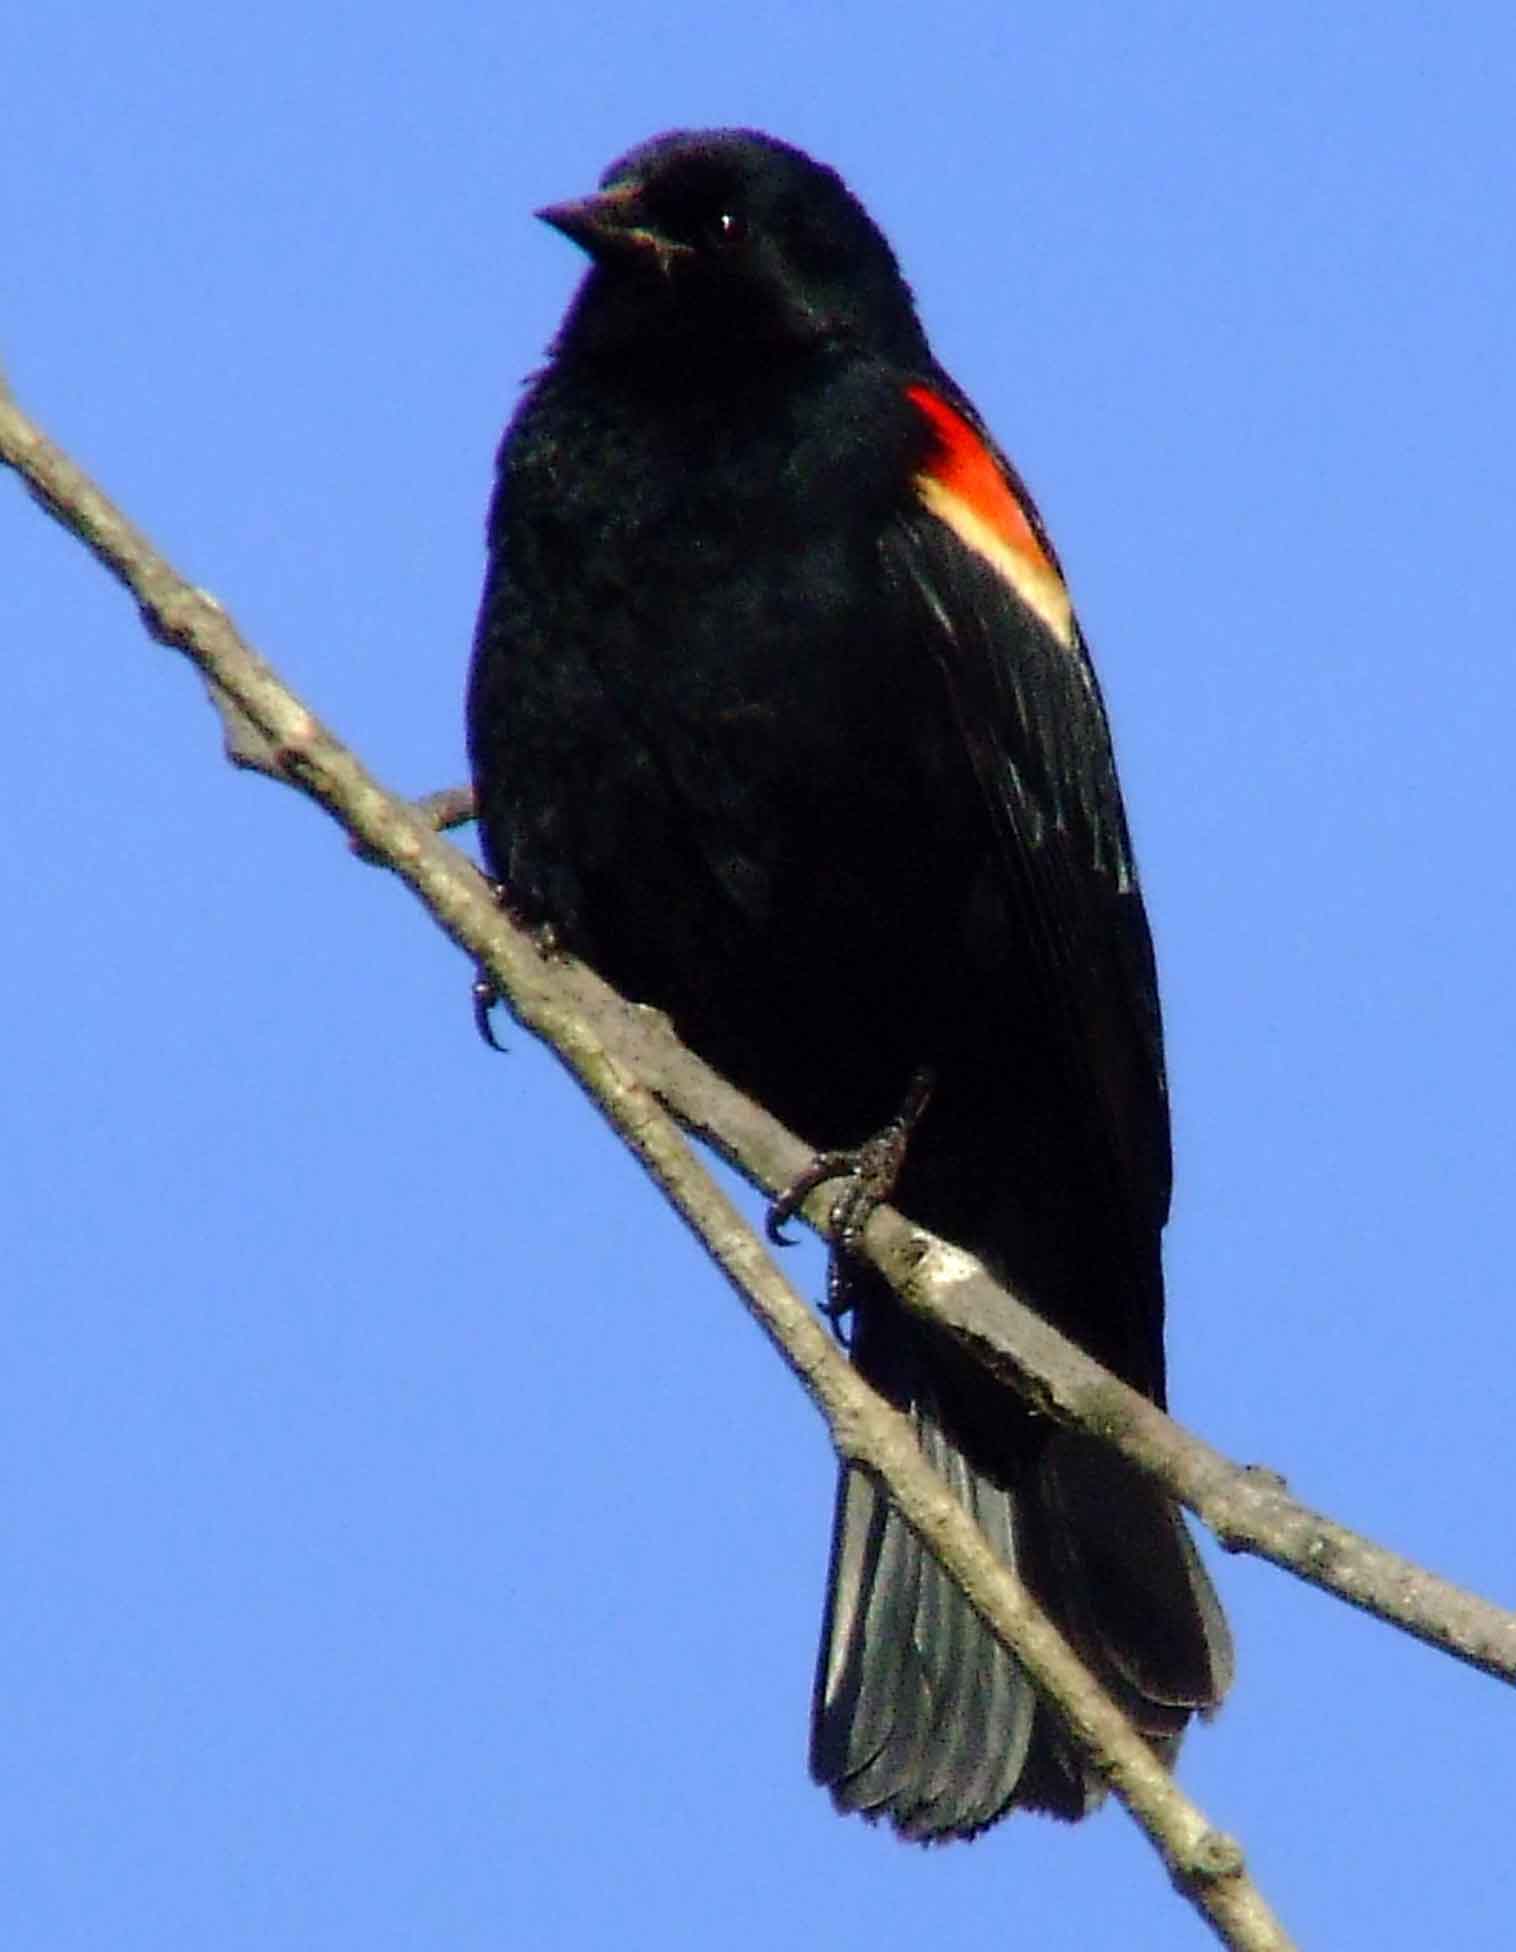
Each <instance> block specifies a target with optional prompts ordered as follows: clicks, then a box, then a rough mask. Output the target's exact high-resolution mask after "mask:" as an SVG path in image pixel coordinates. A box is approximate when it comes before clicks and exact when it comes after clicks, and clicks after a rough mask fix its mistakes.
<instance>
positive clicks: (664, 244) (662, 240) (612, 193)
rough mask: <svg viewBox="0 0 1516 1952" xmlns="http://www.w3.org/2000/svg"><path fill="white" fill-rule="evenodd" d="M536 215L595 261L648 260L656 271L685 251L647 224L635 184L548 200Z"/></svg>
mask: <svg viewBox="0 0 1516 1952" xmlns="http://www.w3.org/2000/svg"><path fill="white" fill-rule="evenodd" d="M537 215H538V216H539V217H540V218H541V219H542V221H543V223H545V224H551V225H552V227H553V229H554V230H558V231H562V233H563V235H564V236H565V237H567V238H570V239H571V240H572V241H573V242H574V243H575V244H577V245H578V246H579V248H580V249H581V250H582V251H587V252H588V253H589V255H590V256H591V257H592V258H594V259H595V261H596V262H597V263H604V262H607V261H609V260H612V259H620V260H621V261H623V262H644V263H645V262H648V261H649V260H651V261H652V262H654V263H656V265H657V267H658V269H659V270H660V271H667V270H668V268H669V263H670V260H671V259H673V258H676V257H684V256H687V255H688V254H689V248H690V247H689V246H688V245H687V244H676V243H675V242H674V240H673V239H672V238H669V237H663V236H661V235H660V234H659V233H658V232H657V231H656V230H654V229H653V228H652V227H651V226H650V225H649V224H648V223H647V221H646V218H645V214H644V211H643V208H642V196H641V190H640V187H639V186H638V185H637V184H635V183H620V184H617V185H616V186H615V187H614V188H613V189H609V190H598V191H596V193H595V195H594V196H591V197H575V198H573V199H572V200H571V201H569V202H568V203H550V204H548V205H546V206H545V208H543V209H541V210H539V211H538V212H537Z"/></svg>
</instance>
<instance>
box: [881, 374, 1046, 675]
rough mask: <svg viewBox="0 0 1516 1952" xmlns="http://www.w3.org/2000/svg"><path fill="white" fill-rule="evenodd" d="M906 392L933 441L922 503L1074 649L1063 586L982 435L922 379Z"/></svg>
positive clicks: (919, 481) (920, 485)
mask: <svg viewBox="0 0 1516 1952" xmlns="http://www.w3.org/2000/svg"><path fill="white" fill-rule="evenodd" d="M906 393H907V395H908V397H909V398H910V400H911V401H912V402H913V404H914V405H915V406H916V407H917V408H919V409H920V411H921V413H922V414H923V415H925V417H926V419H927V420H928V422H929V423H930V425H931V428H932V433H933V435H934V437H935V438H934V441H933V446H932V451H931V454H930V455H929V457H928V459H927V463H926V466H925V467H924V468H923V469H922V471H921V473H920V474H919V475H917V477H916V486H917V489H918V491H919V493H920V495H921V499H922V501H923V503H924V504H925V506H926V507H927V508H928V509H929V510H930V511H931V513H932V514H933V515H935V516H937V518H938V519H939V520H940V521H942V522H945V523H946V524H947V526H948V527H949V528H950V529H951V530H952V531H953V533H954V534H955V535H956V536H957V537H958V539H959V541H960V542H962V543H963V544H964V545H965V546H966V547H968V548H970V549H972V550H973V551H974V552H975V554H976V555H978V556H980V557H982V558H983V560H984V561H985V562H987V563H988V564H989V566H990V567H991V568H992V569H993V570H994V571H995V572H996V573H997V574H998V575H999V576H1001V577H1003V578H1004V579H1005V581H1006V582H1008V583H1009V584H1010V586H1011V588H1012V589H1013V590H1014V591H1015V593H1016V595H1017V596H1018V597H1019V598H1020V599H1021V601H1022V602H1023V603H1024V604H1025V605H1026V606H1027V608H1028V609H1029V610H1031V611H1032V612H1033V613H1034V614H1035V615H1036V616H1037V617H1039V618H1040V619H1041V620H1042V622H1043V623H1045V624H1046V625H1047V627H1048V629H1049V630H1051V631H1052V633H1053V635H1054V636H1055V637H1056V638H1057V639H1058V641H1059V642H1060V643H1061V644H1066V645H1068V646H1070V647H1071V648H1072V646H1073V643H1074V612H1073V606H1072V605H1071V604H1070V602H1069V594H1068V591H1067V590H1066V589H1065V588H1064V583H1063V578H1062V577H1061V576H1060V575H1059V573H1058V570H1057V567H1056V565H1055V564H1054V562H1053V559H1052V557H1051V555H1050V554H1049V553H1048V550H1047V548H1046V547H1045V546H1044V544H1043V541H1042V538H1041V536H1040V535H1039V533H1038V530H1037V525H1036V523H1035V521H1034V520H1033V518H1032V516H1031V514H1030V513H1029V512H1028V508H1027V505H1026V504H1025V503H1024V502H1023V500H1022V498H1021V496H1020V494H1019V493H1018V492H1017V490H1016V488H1015V487H1014V486H1013V485H1012V483H1011V482H1010V481H1009V480H1007V478H1006V475H1005V471H1004V469H1003V468H1002V467H1001V466H1000V463H999V462H998V461H997V460H996V459H995V456H994V455H993V454H992V453H991V451H990V449H989V448H988V447H987V446H986V445H985V442H984V440H983V437H982V436H981V435H980V434H979V432H978V430H977V429H976V428H975V427H974V426H973V424H972V423H971V422H970V421H969V420H967V419H966V418H965V417H964V415H962V414H961V413H960V412H959V411H958V409H957V408H956V407H953V406H949V404H948V402H947V401H946V400H944V399H943V398H942V396H941V394H939V393H934V392H933V391H932V389H931V388H930V387H928V386H921V385H916V386H908V387H907V388H906Z"/></svg>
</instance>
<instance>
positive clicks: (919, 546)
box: [884, 375, 1170, 1240]
mask: <svg viewBox="0 0 1516 1952" xmlns="http://www.w3.org/2000/svg"><path fill="white" fill-rule="evenodd" d="M908 392H909V395H910V398H911V401H912V403H913V405H914V406H915V407H916V409H917V411H918V412H919V414H920V415H921V418H922V422H923V427H924V443H923V449H922V458H921V460H920V463H919V465H918V467H917V470H916V473H915V475H914V478H913V481H912V485H911V493H910V495H909V497H908V498H907V501H906V503H905V505H904V507H903V509H902V511H901V513H900V516H899V518H898V519H897V521H896V522H895V523H894V524H893V525H892V526H891V528H890V529H889V531H888V533H887V535H886V538H885V541H884V551H885V563H886V569H887V573H888V574H889V575H890V576H891V578H892V580H893V581H895V582H896V584H897V585H898V586H899V588H900V590H901V595H902V600H903V601H906V602H915V603H917V604H919V605H921V606H923V608H924V611H925V613H926V615H925V620H924V629H925V631H926V633H927V636H928V638H929V641H930V642H931V644H932V646H933V649H934V653H935V655H936V657H937V659H938V661H939V662H940V665H941V668H942V670H943V673H944V675H945V678H946V680H947V684H948V688H949V691H950V693H951V696H952V699H953V703H954V707H955V710H956V713H957V717H958V720H959V724H960V726H961V729H962V735H963V738H964V741H965V743H966V745H967V747H968V750H969V752H970V754H971V755H972V760H973V765H974V770H975V773H976V775H977V777H978V780H979V784H980V786H981V788H982V789H983V791H984V794H985V796H986V798H987V800H988V802H989V805H990V808H991V812H992V816H993V819H994V822H995V825H996V827H997V829H998V832H999V835H1000V838H1001V844H1002V851H1003V859H1004V867H1005V876H1006V885H1007V889H1008V891H1009V899H1010V901H1011V904H1012V908H1013V911H1014V913H1015V916H1016V919H1017V923H1018V925H1019V929H1020V930H1023V931H1024V940H1025V943H1026V952H1027V955H1028V957H1029V959H1030V961H1031V962H1032V963H1033V965H1034V966H1035V971H1036V976H1037V979H1038V984H1037V986H1038V988H1039V989H1040V991H1041V992H1042V995H1043V998H1044V1001H1045V1008H1046V1015H1047V1021H1048V1024H1049V1028H1050V1031H1051V1033H1052V1034H1054V1035H1057V1036H1060V1038H1061V1041H1063V1043H1064V1044H1065V1052H1064V1062H1065V1063H1066V1065H1067V1067H1068V1070H1069V1074H1070V1085H1071V1090H1075V1091H1079V1092H1081V1093H1082V1095H1083V1097H1084V1098H1085V1100H1086V1102H1087V1103H1088V1105H1089V1107H1090V1118H1091V1126H1092V1139H1093V1140H1094V1142H1095V1143H1097V1144H1098V1143H1104V1144H1106V1145H1108V1146H1109V1147H1110V1150H1111V1153H1112V1155H1113V1160H1114V1164H1115V1167H1116V1177H1117V1180H1118V1181H1119V1183H1120V1185H1121V1187H1122V1189H1123V1192H1124V1196H1125V1199H1126V1201H1127V1202H1128V1208H1129V1213H1130V1216H1131V1222H1132V1224H1133V1225H1134V1227H1135V1228H1136V1230H1137V1232H1138V1234H1139V1235H1142V1234H1146V1235H1147V1236H1148V1238H1149V1239H1150V1240H1151V1239H1152V1238H1153V1237H1155V1236H1156V1232H1157V1230H1158V1229H1159V1228H1161V1226H1162V1224H1163V1221H1164V1219H1165V1218H1166V1216H1167V1211H1168V1200H1169V1188H1170V1153H1169V1124H1168V1101H1167V1092H1166V1087H1165V1080H1164V1065H1163V1039H1162V1029H1161V1023H1160V1017H1159V1009H1158V990H1157V980H1156V975H1155V970H1154V962H1153V949H1152V942H1151V938H1150V936H1149V933H1148V925H1147V917H1146V914H1145V912H1144V909H1143V905H1142V896H1141V893H1140V890H1139V888H1138V885H1137V878H1136V871H1135V867H1134V864H1133V859H1132V849H1131V842H1130V838H1129V835H1128V831H1127V824H1126V817H1125V813H1124V811H1123V808H1122V804H1121V793H1120V788H1119V785H1118V783H1117V778H1116V768H1115V761H1114V758H1113V756H1112V752H1111V742H1110V733H1109V729H1108V726H1107V722H1106V716H1105V708H1104V705H1103V703H1102V701H1101V697H1100V690H1099V686H1098V685H1097V683H1096V680H1095V674H1094V671H1093V669H1092V667H1091V664H1090V660H1089V656H1088V654H1087V652H1086V650H1085V646H1084V641H1083V638H1082V637H1081V635H1080V632H1079V626H1078V622H1077V620H1076V619H1075V616H1074V613H1073V608H1072V606H1071V604H1070V602H1069V597H1068V593H1067V590H1066V588H1065V585H1064V581H1063V576H1062V572H1061V570H1060V568H1059V565H1058V560H1057V557H1056V555H1055V554H1054V552H1053V549H1052V546H1051V544H1050V543H1049V541H1048V539H1047V535H1046V532H1045V531H1044V529H1043V526H1042V522H1041V520H1040V518H1039V516H1038V514H1037V511H1036V508H1035V506H1034V505H1033V503H1032V500H1031V498H1030V496H1029V495H1028V494H1027V491H1026V489H1025V488H1024V487H1023V485H1022V483H1021V481H1020V479H1019V478H1018V476H1017V475H1016V472H1015V470H1014V469H1013V468H1012V467H1011V465H1010V463H1009V462H1008V461H1007V460H1006V459H1005V458H1004V456H1003V455H1001V454H1000V453H999V451H998V450H997V449H996V447H995V446H994V444H993V443H992V442H991V440H990V439H989V436H988V435H987V434H986V433H985V431H984V429H983V427H982V426H981V424H980V423H979V421H978V419H977V416H976V415H975V414H974V411H973V409H972V407H970V406H969V404H968V402H967V401H966V400H964V399H963V397H962V396H961V395H960V394H959V393H958V392H957V391H956V389H955V388H953V387H952V386H951V384H950V383H949V382H947V381H946V380H945V379H944V378H942V377H941V376H940V375H939V376H935V377H934V378H933V379H931V380H930V381H922V382H920V383H917V384H913V385H912V386H911V387H910V388H909V389H908Z"/></svg>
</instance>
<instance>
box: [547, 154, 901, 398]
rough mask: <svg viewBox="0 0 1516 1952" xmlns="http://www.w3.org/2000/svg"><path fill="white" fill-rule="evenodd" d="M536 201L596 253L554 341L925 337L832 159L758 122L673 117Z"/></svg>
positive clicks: (572, 349) (696, 350) (662, 344)
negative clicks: (690, 123)
mask: <svg viewBox="0 0 1516 1952" xmlns="http://www.w3.org/2000/svg"><path fill="white" fill-rule="evenodd" d="M537 214H538V216H539V217H541V218H542V220H543V221H544V222H545V223H548V224H551V225H552V226H553V227H554V229H556V230H559V231H562V232H563V234H564V235H565V236H566V237H569V238H572V239H573V241H574V242H575V243H576V244H578V245H579V246H580V247H581V248H582V249H583V250H584V251H586V252H587V253H588V254H589V257H590V259H591V261H592V269H591V271H590V275H589V277H588V278H587V279H586V280H585V282H584V285H583V287H582V288H581V290H580V293H579V296H578V298H577V299H576V300H575V302H574V305H573V307H572V309H571V311H570V313H569V316H568V318H567V319H566V320H565V322H564V327H563V330H562V332H561V334H560V336H559V339H558V343H557V350H558V351H559V352H560V353H567V354H573V353H576V352H588V353H591V354H593V353H595V352H601V351H611V350H615V351H616V352H617V353H618V354H619V355H621V356H625V355H626V354H627V353H628V352H629V351H635V350H636V349H638V348H640V349H642V350H643V351H645V352H646V353H648V354H650V355H654V356H664V357H666V356H668V355H669V354H677V353H680V352H682V353H684V354H686V355H688V356H692V357H701V356H715V357H721V356H723V355H724V354H725V355H739V356H740V353H741V350H742V349H743V348H749V349H751V348H754V347H763V348H766V349H767V350H768V351H769V353H771V354H773V353H778V352H780V351H781V350H783V349H786V348H788V349H791V350H801V349H805V348H809V347H814V346H817V345H821V344H826V343H834V342H837V341H846V342H851V343H853V344H856V345H858V346H860V347H862V348H864V349H866V350H868V351H871V352H875V353H878V354H880V355H881V356H884V357H893V358H900V359H906V360H915V359H918V358H920V357H921V356H922V354H923V352H924V341H923V340H922V336H921V328H920V326H919V324H918V323H917V320H916V312H915V307H914V305H913V304H912V301H911V294H910V290H909V288H908V287H907V285H906V283H905V280H904V279H903V278H902V277H901V275H900V270H899V266H898V265H897V264H896V262H895V256H894V253H893V252H892V251H891V249H890V247H889V245H888V244H887V243H886V242H885V240H884V238H883V236H882V235H881V234H880V232H879V230H878V228H877V227H876V226H875V225H874V223H873V222H872V221H871V219H870V218H869V216H868V214H867V212H866V211H865V210H864V209H863V207H862V205H861V204H860V203H859V202H858V201H857V199H856V198H855V197H854V196H852V194H851V193H850V192H849V191H848V189H847V187H846V185H845V184H844V183H843V182H842V180H841V178H840V177H839V176H838V175H837V174H836V173H835V171H833V170H830V169H827V168H825V167H823V166H822V165H821V164H820V163H816V162H813V161H812V160H811V158H810V157H809V156H806V155H804V154H802V153H801V151H800V150H798V149H792V148H791V147H790V146H789V145H788V144H786V143H782V142H777V141H775V140H774V138H773V137H771V136H765V135H759V134H757V133H756V132H754V131H751V130H742V129H736V130H732V129H720V130H709V131H703V132H690V131H683V130H681V131H676V132H675V133H673V134H671V135H663V136H657V137H655V138H654V139H653V140H652V141H651V142H646V143H643V144H642V145H641V146H640V147H639V148H636V149H634V150H632V151H631V152H630V154H629V155H626V156H623V157H622V158H621V159H620V161H619V162H615V163H613V164H612V165H611V167H610V168H609V169H608V170H607V171H606V173H605V175H604V176H603V177H602V179H601V185H600V188H599V190H598V191H597V192H596V193H595V194H594V195H593V196H588V197H582V198H579V199H577V200H576V201H573V202H569V203H556V204H550V205H549V206H548V207H547V208H546V209H545V210H540V211H538V213H537Z"/></svg>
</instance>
